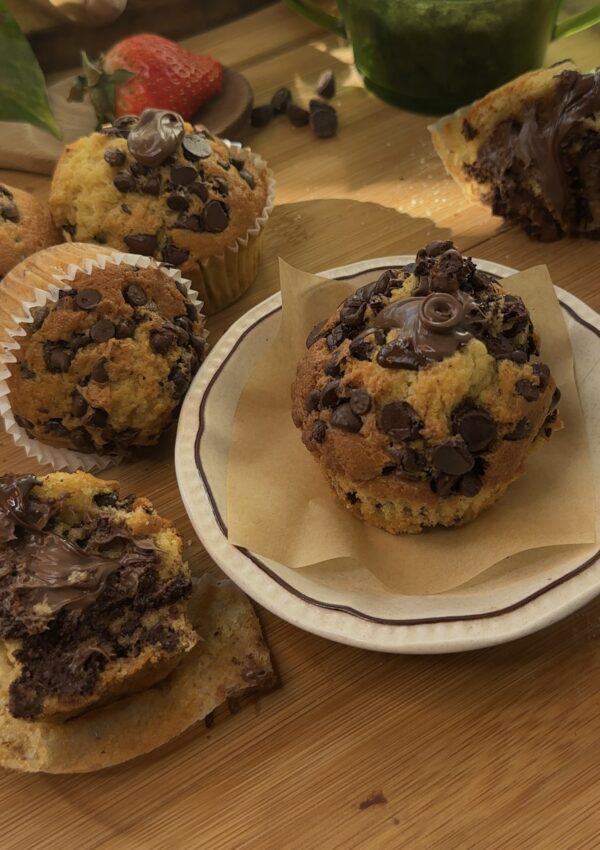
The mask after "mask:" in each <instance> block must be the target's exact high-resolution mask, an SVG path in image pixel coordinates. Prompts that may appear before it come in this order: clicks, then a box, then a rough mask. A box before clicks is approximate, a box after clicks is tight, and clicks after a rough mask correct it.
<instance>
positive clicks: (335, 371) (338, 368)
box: [323, 355, 342, 378]
mask: <svg viewBox="0 0 600 850" xmlns="http://www.w3.org/2000/svg"><path fill="white" fill-rule="evenodd" d="M323 371H324V372H325V374H326V375H329V377H330V378H341V377H342V361H341V360H338V359H337V357H336V356H335V355H334V356H333V357H330V358H329V360H328V361H327V363H326V364H325V366H324V367H323Z"/></svg>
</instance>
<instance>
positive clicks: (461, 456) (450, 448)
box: [431, 442, 475, 475]
mask: <svg viewBox="0 0 600 850" xmlns="http://www.w3.org/2000/svg"><path fill="white" fill-rule="evenodd" d="M431 463H432V464H433V466H435V468H436V469H439V471H440V472H444V473H446V475H464V474H465V473H466V472H470V471H471V470H472V469H473V466H474V464H475V460H474V458H473V455H472V454H471V452H470V451H469V450H468V449H467V447H466V446H465V445H463V444H462V443H450V442H448V443H442V444H441V445H439V446H436V447H435V448H434V449H433V451H432V452H431Z"/></svg>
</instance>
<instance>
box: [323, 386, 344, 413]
mask: <svg viewBox="0 0 600 850" xmlns="http://www.w3.org/2000/svg"><path fill="white" fill-rule="evenodd" d="M339 385H340V382H339V381H330V382H329V383H328V384H325V386H324V387H323V390H322V391H321V407H335V406H336V405H337V404H339V401H340V399H339V397H338V394H337V391H338V387H339Z"/></svg>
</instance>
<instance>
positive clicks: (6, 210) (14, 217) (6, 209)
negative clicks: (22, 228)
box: [0, 201, 19, 224]
mask: <svg viewBox="0 0 600 850" xmlns="http://www.w3.org/2000/svg"><path fill="white" fill-rule="evenodd" d="M0 218H1V219H3V221H12V223H13V224H17V223H18V221H19V210H18V209H17V205H16V204H15V203H14V201H3V202H2V203H0Z"/></svg>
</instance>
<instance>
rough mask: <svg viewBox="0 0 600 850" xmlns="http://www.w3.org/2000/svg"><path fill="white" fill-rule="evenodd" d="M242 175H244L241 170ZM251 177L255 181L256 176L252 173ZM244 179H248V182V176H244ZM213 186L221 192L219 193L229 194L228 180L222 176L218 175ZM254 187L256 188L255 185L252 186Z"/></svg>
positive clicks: (224, 195)
mask: <svg viewBox="0 0 600 850" xmlns="http://www.w3.org/2000/svg"><path fill="white" fill-rule="evenodd" d="M240 176H241V177H244V175H243V174H242V172H241V171H240ZM250 177H251V178H252V182H253V183H254V177H252V175H250ZM244 180H246V183H247V182H248V180H247V179H246V177H244ZM213 187H214V189H215V190H216V191H217V192H218V193H219V195H223V197H227V195H228V194H229V184H228V182H227V181H226V180H223V179H221V178H220V177H216V178H215V179H214V180H213ZM252 188H254V185H253V186H252Z"/></svg>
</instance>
